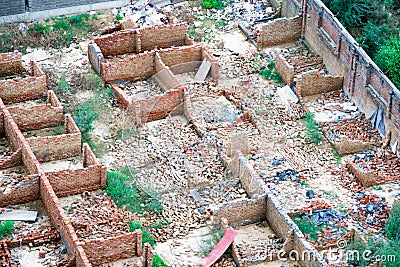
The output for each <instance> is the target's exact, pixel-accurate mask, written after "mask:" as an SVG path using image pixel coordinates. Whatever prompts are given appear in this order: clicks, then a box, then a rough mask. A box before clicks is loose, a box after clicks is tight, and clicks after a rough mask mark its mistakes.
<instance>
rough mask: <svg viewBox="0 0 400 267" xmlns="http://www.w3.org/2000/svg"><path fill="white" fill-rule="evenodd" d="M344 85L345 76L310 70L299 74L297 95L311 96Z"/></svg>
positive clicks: (340, 87)
mask: <svg viewBox="0 0 400 267" xmlns="http://www.w3.org/2000/svg"><path fill="white" fill-rule="evenodd" d="M342 87H343V76H331V75H323V74H321V73H320V72H319V71H318V70H310V71H307V72H303V73H302V74H299V75H297V79H296V94H297V96H298V97H299V98H300V97H303V96H309V95H315V94H321V93H328V92H331V91H335V90H338V89H342Z"/></svg>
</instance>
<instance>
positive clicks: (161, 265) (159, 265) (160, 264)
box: [151, 253, 168, 267]
mask: <svg viewBox="0 0 400 267" xmlns="http://www.w3.org/2000/svg"><path fill="white" fill-rule="evenodd" d="M151 267H168V265H167V264H165V262H164V260H163V259H162V258H161V257H160V256H159V255H158V254H157V253H156V255H154V258H153V263H152V264H151Z"/></svg>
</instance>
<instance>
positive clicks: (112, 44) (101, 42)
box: [89, 30, 137, 57]
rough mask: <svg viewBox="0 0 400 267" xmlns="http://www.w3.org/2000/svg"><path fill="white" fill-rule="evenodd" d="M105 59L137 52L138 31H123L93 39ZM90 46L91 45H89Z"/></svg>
mask: <svg viewBox="0 0 400 267" xmlns="http://www.w3.org/2000/svg"><path fill="white" fill-rule="evenodd" d="M93 42H94V43H95V44H96V45H97V46H98V47H99V48H100V51H101V53H102V55H103V56H104V57H106V56H110V55H122V54H126V53H136V52H137V37H136V30H122V31H117V32H115V33H112V34H107V35H103V36H100V37H96V38H94V39H93ZM89 45H90V44H89Z"/></svg>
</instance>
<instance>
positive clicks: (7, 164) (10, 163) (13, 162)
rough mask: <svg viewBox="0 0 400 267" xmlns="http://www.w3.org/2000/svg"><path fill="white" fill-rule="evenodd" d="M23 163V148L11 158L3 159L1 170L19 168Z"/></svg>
mask: <svg viewBox="0 0 400 267" xmlns="http://www.w3.org/2000/svg"><path fill="white" fill-rule="evenodd" d="M21 163H22V148H19V149H17V150H16V151H14V152H13V153H12V154H11V155H10V156H8V157H5V158H3V159H2V160H1V161H0V170H2V169H6V168H11V167H15V166H19V165H21Z"/></svg>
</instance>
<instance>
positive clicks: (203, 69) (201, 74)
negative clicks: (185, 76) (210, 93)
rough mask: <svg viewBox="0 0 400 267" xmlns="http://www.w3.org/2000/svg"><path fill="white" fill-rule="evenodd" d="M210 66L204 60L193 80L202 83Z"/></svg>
mask: <svg viewBox="0 0 400 267" xmlns="http://www.w3.org/2000/svg"><path fill="white" fill-rule="evenodd" d="M211 65H212V64H211V62H209V61H208V60H207V59H204V60H203V63H201V66H200V68H199V70H198V71H197V73H196V76H194V80H195V81H199V82H202V81H204V80H205V79H206V77H207V74H208V73H209V72H210V69H211Z"/></svg>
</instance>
